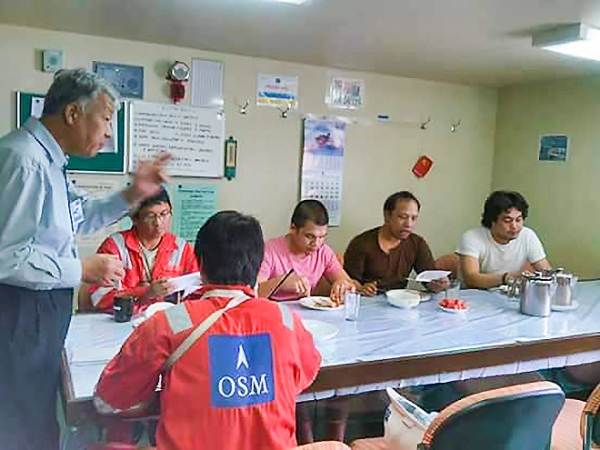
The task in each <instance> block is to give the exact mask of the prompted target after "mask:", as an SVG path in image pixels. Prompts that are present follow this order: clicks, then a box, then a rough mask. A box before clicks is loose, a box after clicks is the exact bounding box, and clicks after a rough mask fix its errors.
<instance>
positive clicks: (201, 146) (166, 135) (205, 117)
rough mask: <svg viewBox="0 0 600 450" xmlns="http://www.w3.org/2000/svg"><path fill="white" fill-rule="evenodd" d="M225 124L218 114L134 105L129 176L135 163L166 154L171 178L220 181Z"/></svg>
mask: <svg viewBox="0 0 600 450" xmlns="http://www.w3.org/2000/svg"><path fill="white" fill-rule="evenodd" d="M224 132H225V120H224V118H223V115H222V113H221V112H219V111H217V110H214V109H210V108H198V107H193V106H187V105H169V104H161V103H148V102H133V103H132V105H131V120H130V133H129V135H130V140H131V145H130V165H129V170H130V172H134V171H135V167H136V164H137V161H138V160H140V159H152V158H154V157H155V156H156V155H158V154H160V153H163V152H169V153H171V154H172V155H173V159H172V160H171V161H170V163H169V165H168V166H167V171H168V172H169V174H170V175H173V176H186V177H211V178H216V177H222V176H223V170H224V167H223V161H224V140H223V135H224Z"/></svg>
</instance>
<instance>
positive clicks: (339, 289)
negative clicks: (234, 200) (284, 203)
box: [258, 200, 355, 303]
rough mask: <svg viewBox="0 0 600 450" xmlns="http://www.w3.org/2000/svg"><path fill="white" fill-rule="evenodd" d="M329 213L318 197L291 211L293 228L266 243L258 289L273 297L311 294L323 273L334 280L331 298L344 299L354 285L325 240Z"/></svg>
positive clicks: (293, 298)
mask: <svg viewBox="0 0 600 450" xmlns="http://www.w3.org/2000/svg"><path fill="white" fill-rule="evenodd" d="M328 224H329V215H328V214H327V209H326V208H325V206H323V204H322V203H321V202H320V201H318V200H302V201H301V202H300V203H298V205H296V208H295V209H294V212H293V214H292V223H291V224H290V231H289V233H288V234H286V235H285V236H280V237H277V238H274V239H271V240H270V241H268V242H267V243H266V244H265V257H264V259H263V262H262V265H261V267H260V272H259V273H258V283H259V284H258V292H259V294H260V295H261V296H263V297H268V298H270V299H271V300H278V301H281V300H295V299H297V298H300V297H306V296H309V295H310V294H311V292H312V291H313V290H314V288H315V287H316V286H317V284H318V283H319V280H320V279H321V278H322V277H324V278H326V279H327V280H328V281H329V282H330V283H331V293H330V296H331V299H332V300H333V301H334V302H336V303H342V302H343V299H344V296H345V294H346V291H347V290H349V289H352V290H353V289H354V288H355V285H354V283H353V282H352V281H351V280H350V277H349V276H348V274H347V273H346V271H345V270H344V269H343V268H342V265H341V264H340V262H339V261H338V259H337V257H336V255H335V253H334V251H333V250H332V249H331V247H329V245H327V244H326V243H325V238H326V237H327V229H328Z"/></svg>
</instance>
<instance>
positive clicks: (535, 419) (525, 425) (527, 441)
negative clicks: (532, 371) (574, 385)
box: [423, 381, 565, 450]
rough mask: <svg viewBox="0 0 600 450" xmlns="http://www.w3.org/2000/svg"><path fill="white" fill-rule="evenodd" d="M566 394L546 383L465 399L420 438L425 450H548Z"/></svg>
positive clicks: (444, 412)
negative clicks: (553, 428)
mask: <svg viewBox="0 0 600 450" xmlns="http://www.w3.org/2000/svg"><path fill="white" fill-rule="evenodd" d="M564 401H565V394H564V393H563V391H562V390H561V389H560V387H559V386H557V385H556V384H554V383H550V382H547V381H542V382H537V383H528V384H521V385H516V386H509V387H505V388H501V389H494V390H491V391H486V392H481V393H479V394H474V395H470V396H468V397H465V398H463V399H461V400H459V401H457V402H455V403H453V404H451V405H450V406H448V407H447V408H446V409H444V410H443V411H442V412H441V413H440V415H439V416H437V417H436V418H435V420H434V421H433V422H432V423H431V425H430V426H429V428H428V429H427V431H426V432H425V436H424V437H423V447H424V448H426V449H428V450H451V449H461V450H480V449H486V450H525V449H527V450H546V449H547V448H549V444H550V437H551V434H552V425H553V424H554V421H555V420H556V417H557V416H558V413H559V412H560V409H561V408H562V406H563V404H564Z"/></svg>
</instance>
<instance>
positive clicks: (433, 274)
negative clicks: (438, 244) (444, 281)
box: [415, 270, 452, 283]
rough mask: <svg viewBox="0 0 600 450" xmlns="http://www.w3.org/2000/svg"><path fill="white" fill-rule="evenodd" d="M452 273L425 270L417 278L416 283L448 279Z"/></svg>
mask: <svg viewBox="0 0 600 450" xmlns="http://www.w3.org/2000/svg"><path fill="white" fill-rule="evenodd" d="M451 273H452V272H450V271H448V270H424V271H423V272H421V273H420V274H419V275H417V277H416V278H415V281H422V282H425V283H428V282H430V281H433V280H439V279H440V278H444V277H447V276H448V275H450V274H451Z"/></svg>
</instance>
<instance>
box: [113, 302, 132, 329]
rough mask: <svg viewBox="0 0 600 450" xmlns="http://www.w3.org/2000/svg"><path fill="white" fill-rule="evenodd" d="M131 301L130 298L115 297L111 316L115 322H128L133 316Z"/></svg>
mask: <svg viewBox="0 0 600 450" xmlns="http://www.w3.org/2000/svg"><path fill="white" fill-rule="evenodd" d="M133 301H134V298H133V297H131V296H124V297H115V301H114V304H113V315H114V318H115V322H120V323H122V322H129V321H130V320H131V316H132V315H133Z"/></svg>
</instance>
